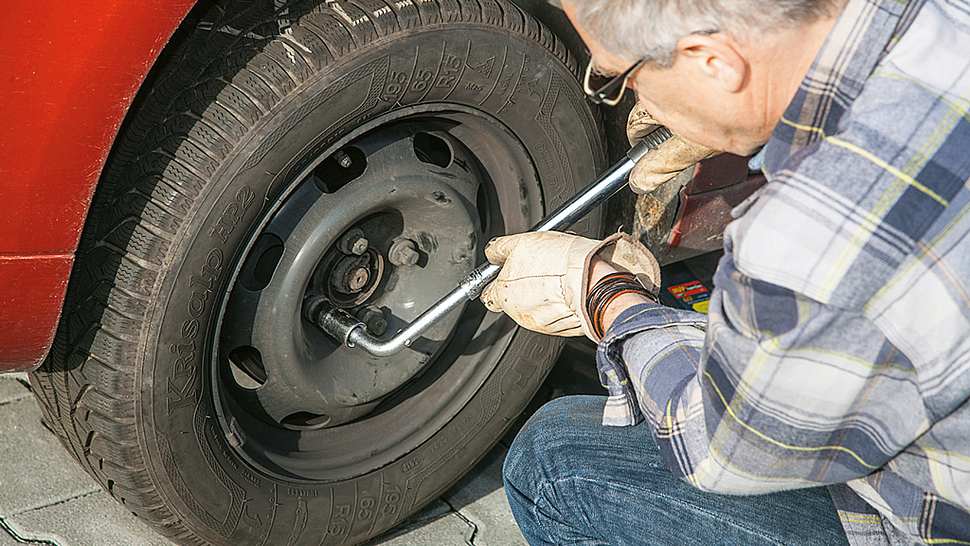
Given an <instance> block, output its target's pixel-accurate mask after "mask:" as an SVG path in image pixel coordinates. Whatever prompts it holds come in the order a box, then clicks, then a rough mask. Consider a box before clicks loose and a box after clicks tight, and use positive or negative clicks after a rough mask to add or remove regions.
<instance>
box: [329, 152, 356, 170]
mask: <svg viewBox="0 0 970 546" xmlns="http://www.w3.org/2000/svg"><path fill="white" fill-rule="evenodd" d="M333 158H334V159H336V160H337V164H338V165H340V166H341V167H343V168H345V169H349V168H350V166H351V165H353V164H354V162H353V160H352V159H350V156H349V155H347V152H345V151H343V150H338V151H337V153H335V154H333Z"/></svg>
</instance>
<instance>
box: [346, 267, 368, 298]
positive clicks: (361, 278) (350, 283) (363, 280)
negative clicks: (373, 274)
mask: <svg viewBox="0 0 970 546" xmlns="http://www.w3.org/2000/svg"><path fill="white" fill-rule="evenodd" d="M369 279H370V273H368V272H367V268H365V267H358V268H357V269H354V270H352V271H351V272H350V274H349V275H347V287H348V288H350V290H351V291H352V292H359V291H360V290H361V289H362V288H364V287H365V286H367V281H368V280H369Z"/></svg>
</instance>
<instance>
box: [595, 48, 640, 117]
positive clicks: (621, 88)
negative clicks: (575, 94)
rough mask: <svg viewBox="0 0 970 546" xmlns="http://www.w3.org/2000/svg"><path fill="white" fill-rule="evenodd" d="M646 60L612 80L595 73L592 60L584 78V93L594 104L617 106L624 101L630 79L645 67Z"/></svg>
mask: <svg viewBox="0 0 970 546" xmlns="http://www.w3.org/2000/svg"><path fill="white" fill-rule="evenodd" d="M645 60H646V59H640V60H639V61H637V62H635V63H633V65H632V66H631V67H630V68H627V69H626V70H624V71H623V73H622V74H620V75H619V76H613V77H612V78H610V77H606V76H600V75H599V74H596V72H594V71H593V60H592V59H590V60H589V63H588V64H587V65H586V76H585V77H584V78H583V91H585V92H586V95H588V96H589V100H591V101H593V104H605V105H606V106H616V105H617V104H619V103H620V101H621V100H623V94H624V93H626V87H627V82H628V81H629V80H630V77H631V76H632V75H633V73H634V72H635V71H636V70H637V69H638V68H640V67H641V66H642V65H643V63H644V61H645Z"/></svg>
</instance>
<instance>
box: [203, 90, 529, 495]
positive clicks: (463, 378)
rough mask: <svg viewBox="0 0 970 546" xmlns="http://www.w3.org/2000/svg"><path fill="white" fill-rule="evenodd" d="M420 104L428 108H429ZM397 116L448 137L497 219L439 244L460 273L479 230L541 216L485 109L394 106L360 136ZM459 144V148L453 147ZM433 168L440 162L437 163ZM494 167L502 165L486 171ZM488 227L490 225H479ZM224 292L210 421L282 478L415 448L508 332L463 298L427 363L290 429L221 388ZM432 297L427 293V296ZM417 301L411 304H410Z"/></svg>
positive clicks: (519, 225)
mask: <svg viewBox="0 0 970 546" xmlns="http://www.w3.org/2000/svg"><path fill="white" fill-rule="evenodd" d="M429 113H431V114H433V115H431V116H429V115H428V114H429ZM401 120H407V121H406V122H405V124H406V126H407V128H406V129H405V131H411V132H412V133H414V128H415V123H417V124H418V125H417V126H418V127H423V128H425V131H423V132H424V133H429V132H434V133H436V134H437V135H438V136H440V137H441V138H443V139H446V141H447V139H452V140H451V141H447V142H448V143H449V145H450V146H452V148H453V151H452V159H453V160H459V159H460V160H463V161H467V159H468V158H467V157H466V156H465V154H466V153H468V154H471V155H472V156H473V160H474V161H475V162H477V163H478V166H479V168H480V169H481V170H482V175H483V176H484V178H485V180H483V181H481V185H482V186H483V187H486V189H487V192H486V193H488V192H491V194H489V197H488V198H489V199H490V200H491V202H492V206H493V207H494V208H495V210H494V211H493V213H494V215H495V218H497V219H498V222H495V221H494V219H491V220H489V221H487V222H484V224H486V225H483V226H481V229H480V230H479V233H477V237H478V240H477V241H475V244H474V245H471V246H474V248H457V245H451V246H452V247H454V248H449V249H448V250H449V251H451V252H453V253H455V252H467V253H469V254H470V256H469V259H468V263H467V268H466V269H462V271H463V272H464V271H467V270H470V269H471V267H473V266H474V263H475V261H476V260H480V259H481V248H482V246H483V244H484V241H485V237H486V236H488V235H492V234H495V233H502V232H505V231H506V230H508V231H516V230H522V229H525V228H526V227H527V226H528V225H530V224H531V222H532V221H534V220H535V218H537V217H539V216H541V196H540V194H539V186H538V181H537V180H536V177H535V169H534V167H533V166H532V162H531V158H530V157H529V155H528V153H527V152H526V151H525V148H524V146H522V144H521V143H520V142H518V140H517V139H516V138H515V137H514V136H513V135H512V134H511V133H510V132H509V131H508V130H507V129H505V128H504V127H503V126H502V125H501V124H499V123H498V122H497V121H496V120H495V119H494V118H492V117H491V116H489V115H487V114H483V113H481V112H479V111H477V110H473V109H468V108H464V107H459V106H454V105H431V106H427V105H426V106H422V107H417V108H412V109H406V110H401V111H397V112H394V113H391V114H388V115H386V116H384V117H383V118H378V119H377V120H374V121H373V122H371V123H369V124H368V125H369V126H370V129H371V130H370V131H367V132H365V133H364V139H366V138H368V136H373V135H374V134H375V129H376V133H378V134H380V132H381V131H382V130H383V131H385V132H387V131H388V130H390V132H392V133H393V132H394V131H399V130H401V127H402V125H401V123H402V121H401ZM418 120H420V121H418ZM385 136H386V135H385ZM392 136H393V135H392ZM392 140H393V139H392ZM360 142H361V137H360V136H359V135H350V136H349V137H348V138H346V139H344V141H343V142H341V143H338V144H339V145H337V146H333V147H331V148H330V149H328V150H327V151H325V152H324V153H322V154H320V157H323V158H330V157H332V156H333V153H332V152H333V151H334V150H335V149H346V148H348V144H350V145H352V144H354V143H360ZM350 147H352V146H350ZM460 147H464V149H465V150H464V151H461V150H457V148H460ZM328 154H329V155H328ZM499 158H501V160H503V161H504V166H501V167H500V165H502V162H500V161H497V160H498V159H499ZM510 158H512V160H509V159H510ZM321 164H323V163H321ZM436 168H438V169H442V168H443V167H441V166H440V165H439V166H436ZM490 168H491V170H490ZM503 168H504V169H505V171H504V172H492V171H493V170H500V169H503ZM510 174H514V175H515V177H514V178H511V179H513V180H521V181H522V182H521V183H520V187H518V188H509V187H507V185H506V187H502V186H500V185H498V184H495V182H494V180H495V179H494V176H503V177H508V176H509V175H510ZM305 183H306V181H305V180H304V181H303V182H295V183H294V184H292V185H291V191H290V192H288V193H287V194H286V195H287V198H291V197H292V196H293V195H297V193H296V192H297V191H299V188H300V185H301V184H305ZM486 185H487V186H486ZM523 186H524V187H523ZM345 187H346V186H345ZM339 191H342V190H338V192H339ZM423 191H426V192H428V191H430V192H431V193H429V195H431V194H435V193H436V191H435V190H434V189H431V187H430V186H429V187H427V188H423ZM503 192H504V193H503ZM445 193H446V194H445V195H444V197H445V198H446V199H449V200H452V201H455V200H460V199H461V198H467V197H468V195H467V194H466V195H462V194H461V193H460V192H459V193H458V194H457V195H455V194H448V193H447V192H445ZM511 194H514V196H512V195H511ZM435 197H440V196H437V195H436V196H435ZM456 198H457V199H456ZM433 200H434V199H433V198H432V201H433ZM282 201H286V199H283V200H282ZM513 205H514V206H513ZM276 210H279V208H277V209H276ZM510 211H511V212H510ZM466 215H467V214H466ZM271 216H272V213H269V214H267V215H266V217H264V219H265V218H268V217H271ZM481 219H482V220H485V217H484V216H482V217H481ZM469 220H470V221H472V222H474V220H475V219H474V218H473V217H471V216H469ZM264 223H265V222H264ZM489 229H490V230H491V231H492V232H493V233H484V232H483V231H484V230H489ZM259 233H261V230H259V229H258V230H254V236H253V237H251V238H250V242H249V244H248V245H247V253H246V255H248V253H249V252H250V251H251V250H252V248H253V246H254V245H253V243H254V241H255V239H256V238H257V237H258V236H259ZM465 246H466V247H467V246H469V245H465ZM459 257H460V256H459ZM458 261H460V260H458ZM245 262H246V260H245V259H240V260H237V268H236V271H235V272H234V274H233V281H232V286H233V287H235V286H236V285H237V283H239V282H240V272H241V271H242V267H243V265H244V264H245ZM462 274H463V273H462ZM447 288H450V286H447V287H441V288H440V289H438V290H437V291H435V293H434V294H433V296H434V297H437V296H438V295H440V294H441V293H443V292H444V291H445V290H446V289H447ZM230 299H231V298H224V301H223V303H222V310H221V312H220V314H219V317H220V318H219V323H220V329H219V330H218V331H217V332H216V333H215V334H214V338H213V339H214V340H217V342H216V343H214V350H213V355H214V356H213V366H212V380H213V384H214V385H215V388H214V395H215V397H216V410H217V414H218V417H219V421H220V424H221V426H222V427H223V429H224V430H225V432H226V436H227V438H228V439H229V444H230V446H231V447H232V448H233V449H234V450H235V451H236V452H237V453H238V454H239V455H241V456H242V457H243V458H244V459H246V460H247V461H248V462H249V463H250V464H252V465H253V466H255V467H257V469H259V470H260V471H262V472H265V473H267V474H271V475H274V476H277V477H280V478H284V479H289V480H297V481H329V480H334V479H344V478H349V477H353V476H356V475H360V474H362V473H364V472H367V471H369V470H373V469H374V468H377V467H380V466H383V465H384V464H387V463H389V462H391V461H393V460H394V459H395V458H398V457H400V456H401V455H402V454H404V453H407V452H408V451H410V450H411V449H414V448H416V447H417V446H418V445H420V444H421V443H422V442H423V441H425V440H427V439H428V438H430V436H431V435H433V433H434V432H436V431H437V430H440V428H441V427H443V426H444V424H445V423H447V421H448V420H449V419H450V418H451V417H453V416H454V415H455V414H457V412H458V410H460V408H461V407H463V406H464V405H465V404H466V403H467V402H468V401H469V400H470V399H471V397H472V395H473V394H474V393H475V392H476V391H477V389H478V388H479V387H480V386H481V385H482V384H483V383H484V381H485V380H486V379H487V377H488V376H489V375H490V373H491V372H492V371H493V370H494V368H495V366H496V365H497V363H498V362H499V360H500V359H501V356H502V354H503V353H504V350H505V349H506V348H507V346H508V344H509V342H510V341H511V337H512V335H513V329H512V327H511V324H509V323H508V322H507V321H505V320H501V319H500V318H499V317H496V316H494V315H489V314H486V313H485V311H484V309H482V308H481V306H478V305H477V304H475V305H474V306H466V309H465V310H464V311H463V312H462V313H460V319H459V318H458V314H456V317H455V318H454V319H453V320H452V321H451V327H450V328H449V331H448V332H447V333H446V334H445V335H443V337H442V336H441V335H439V339H438V341H439V344H440V347H439V350H437V351H432V355H433V356H432V358H431V359H430V362H429V363H427V364H426V365H423V367H420V369H419V370H418V372H419V373H412V374H411V375H409V376H408V378H407V380H406V381H404V382H402V384H401V386H399V387H397V388H393V389H390V390H387V392H384V393H382V395H381V396H379V397H377V398H376V399H375V400H369V402H370V403H371V404H370V406H369V407H366V408H365V409H364V410H362V412H361V413H360V414H358V415H350V416H349V417H348V416H343V417H344V419H342V423H338V424H334V423H333V422H332V421H330V422H322V423H321V422H320V421H317V422H313V421H312V420H311V421H310V422H308V425H309V426H303V427H297V428H296V429H295V430H290V429H287V428H284V427H280V423H279V414H278V413H277V414H276V415H272V414H273V412H272V411H269V412H265V414H259V413H260V412H256V413H257V414H259V415H254V412H253V411H252V407H251V404H252V399H251V398H250V399H249V400H247V399H246V398H244V397H243V398H240V397H239V396H238V394H239V393H236V392H233V393H229V392H227V390H228V389H226V388H225V385H224V382H225V380H226V370H225V367H224V364H225V361H226V359H225V354H224V352H221V350H220V343H218V340H219V339H220V338H219V337H215V336H218V335H220V332H221V323H222V319H223V317H224V316H225V313H226V309H227V302H228V300H230ZM433 299H434V298H433V297H432V298H431V300H433ZM431 300H428V303H430V301H431ZM422 305H423V303H422ZM230 307H231V306H230ZM420 310H421V309H416V312H420ZM439 334H440V333H439ZM473 357H474V358H473ZM234 371H235V370H234ZM412 371H413V370H412ZM270 375H272V374H270ZM234 381H235V379H234ZM237 386H238V385H237ZM421 396H425V397H428V396H435V397H437V400H438V402H437V403H436V404H425V405H424V406H420V405H419V404H415V403H413V399H415V398H420V397H421ZM419 406H420V408H419ZM415 408H418V409H422V410H424V413H423V414H422V413H421V412H417V413H415V412H416V409H415ZM403 411H411V414H410V415H412V416H415V415H416V417H413V418H412V422H410V423H404V424H403V426H398V427H397V430H394V431H393V432H392V433H390V434H385V435H383V438H381V440H382V441H381V442H377V443H380V444H381V445H375V444H374V440H373V438H371V441H370V442H368V445H367V450H366V452H367V453H368V455H366V456H362V454H361V450H360V449H355V446H357V448H360V447H361V445H360V444H361V442H360V441H359V440H360V439H361V438H362V437H367V436H374V434H373V432H369V431H368V429H373V430H380V429H381V426H383V427H384V428H385V429H386V428H387V425H388V423H393V422H394V421H395V419H396V420H397V421H398V422H400V421H401V419H400V417H395V415H396V414H400V413H402V412H403ZM268 415H270V416H271V417H272V418H275V419H276V420H275V421H274V420H272V418H271V419H270V420H269V421H267V420H266V417H267V416H268ZM378 421H380V423H378ZM269 423H273V424H272V425H271V424H269ZM273 425H275V427H274V426H273ZM379 425H380V426H379ZM281 446H282V447H281ZM286 446H290V447H292V446H299V449H290V450H289V451H287V449H288V448H287V447H286Z"/></svg>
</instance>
